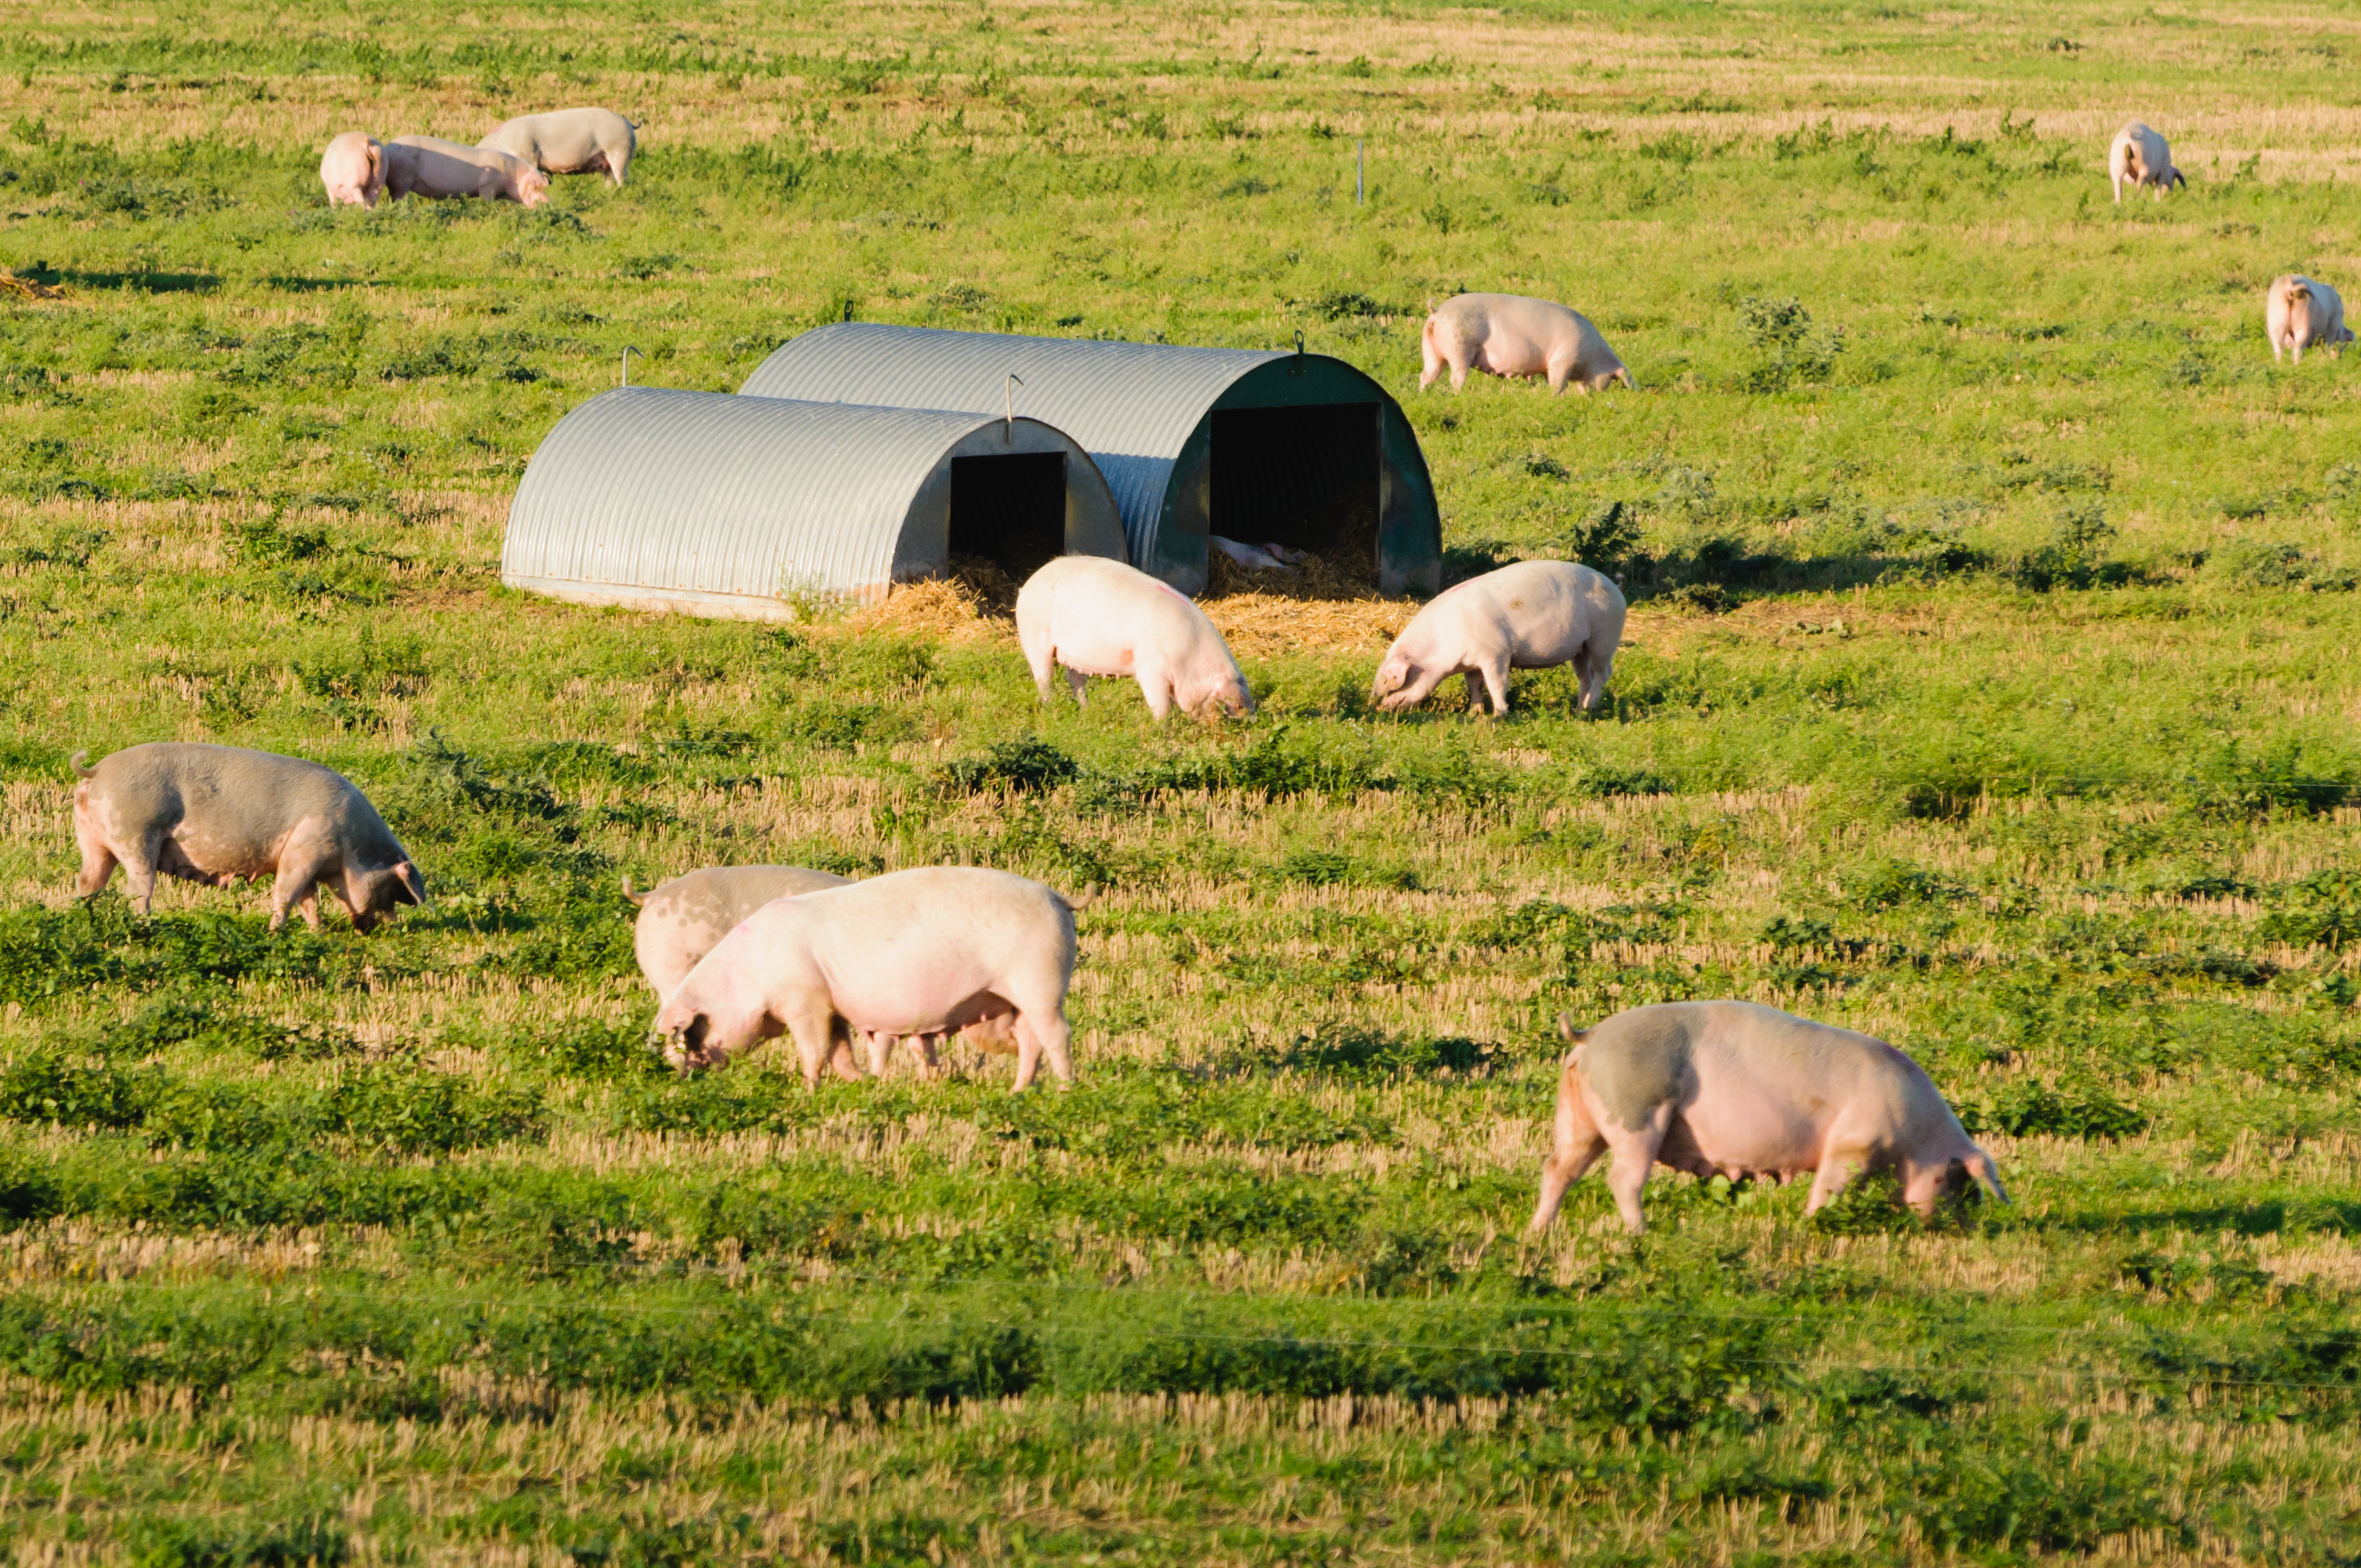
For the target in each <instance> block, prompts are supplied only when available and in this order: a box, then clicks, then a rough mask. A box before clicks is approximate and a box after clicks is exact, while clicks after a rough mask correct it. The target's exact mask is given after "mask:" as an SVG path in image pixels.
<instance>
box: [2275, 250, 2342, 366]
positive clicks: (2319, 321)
mask: <svg viewBox="0 0 2361 1568" xmlns="http://www.w3.org/2000/svg"><path fill="white" fill-rule="evenodd" d="M2263 327H2264V330H2265V331H2267V332H2268V333H2269V334H2271V363H2272V364H2274V365H2276V364H2278V363H2279V350H2280V349H2282V348H2285V349H2289V350H2291V351H2292V352H2293V353H2294V355H2295V362H2296V363H2297V364H2299V365H2301V364H2302V363H2303V351H2304V350H2305V349H2307V348H2310V347H2311V346H2312V345H2314V344H2318V345H2320V346H2321V347H2323V348H2325V349H2326V350H2327V351H2328V353H2329V356H2330V357H2332V358H2334V356H2336V354H2337V350H2338V347H2339V345H2343V344H2347V343H2350V342H2352V341H2353V329H2352V328H2350V327H2348V326H2346V325H2345V302H2344V301H2343V300H2342V299H2340V298H2339V297H2338V296H2337V292H2336V291H2335V290H2334V289H2332V288H2330V287H2329V286H2328V285H2327V284H2325V283H2319V282H2314V281H2313V280H2312V279H2309V278H2307V277H2305V276H2303V274H2301V272H2290V273H2288V274H2287V275H2286V276H2284V277H2281V278H2279V279H2276V280H2273V281H2272V283H2271V291H2270V292H2269V293H2268V294H2266V295H2264V296H2263Z"/></svg>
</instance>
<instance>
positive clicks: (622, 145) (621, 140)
mask: <svg viewBox="0 0 2361 1568" xmlns="http://www.w3.org/2000/svg"><path fill="white" fill-rule="evenodd" d="M639 128H640V127H639V126H635V125H633V124H631V121H629V120H627V119H625V118H623V116H622V115H619V114H617V113H615V111H614V110H612V109H558V110H555V111H553V112H552V113H549V114H546V115H518V116H517V117H516V118H515V119H513V120H503V121H501V122H500V127H499V128H498V129H497V130H495V131H493V132H492V134H491V135H489V136H488V137H485V138H484V139H483V140H482V141H480V142H478V143H477V144H476V145H477V146H478V147H488V148H492V149H494V150H495V151H498V152H505V153H511V154H513V155H514V156H516V157H518V158H521V159H524V160H525V161H526V162H527V163H530V164H532V165H533V167H535V168H536V169H544V170H548V171H549V172H550V173H552V174H604V175H606V176H607V178H608V179H609V180H611V181H614V182H615V183H616V184H618V185H620V184H621V183H622V182H623V176H624V174H625V173H626V172H628V171H629V170H630V169H631V155H632V154H633V153H634V152H636V151H638V150H639V145H640V143H639V137H638V136H637V135H636V134H635V133H636V132H637V131H638V130H639Z"/></svg>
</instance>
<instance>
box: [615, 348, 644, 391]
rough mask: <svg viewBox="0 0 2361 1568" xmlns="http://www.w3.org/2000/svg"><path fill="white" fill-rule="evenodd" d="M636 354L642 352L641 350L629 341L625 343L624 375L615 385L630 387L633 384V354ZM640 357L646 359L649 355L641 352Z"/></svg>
mask: <svg viewBox="0 0 2361 1568" xmlns="http://www.w3.org/2000/svg"><path fill="white" fill-rule="evenodd" d="M634 354H640V351H639V350H638V349H636V348H633V347H632V346H631V345H630V344H628V343H627V344H625V345H623V375H622V379H620V380H619V381H617V382H616V383H615V385H617V386H619V387H628V386H630V385H631V356H632V355H634ZM640 357H641V358H642V359H645V358H646V357H647V356H646V355H644V354H640Z"/></svg>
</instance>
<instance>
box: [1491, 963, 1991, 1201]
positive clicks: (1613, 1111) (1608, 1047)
mask: <svg viewBox="0 0 2361 1568" xmlns="http://www.w3.org/2000/svg"><path fill="white" fill-rule="evenodd" d="M1558 1032H1559V1034H1561V1035H1563V1036H1565V1038H1566V1039H1568V1040H1570V1041H1572V1042H1573V1043H1574V1047H1575V1048H1574V1049H1573V1050H1572V1051H1571V1052H1569V1053H1568V1054H1567V1056H1566V1058H1565V1069H1563V1071H1562V1072H1561V1074H1560V1076H1559V1079H1558V1090H1557V1136H1556V1146H1555V1147H1554V1149H1552V1151H1551V1153H1550V1157H1549V1158H1548V1160H1547V1161H1545V1162H1544V1163H1543V1166H1542V1194H1541V1203H1540V1205H1539V1206H1538V1207H1536V1208H1535V1209H1534V1211H1533V1222H1532V1227H1531V1229H1532V1231H1534V1232H1539V1231H1541V1230H1543V1228H1544V1227H1546V1226H1547V1225H1548V1224H1549V1223H1550V1221H1551V1220H1553V1219H1554V1218H1555V1217H1556V1215H1557V1208H1558V1204H1559V1203H1560V1201H1563V1200H1564V1199H1565V1190H1566V1188H1567V1187H1568V1186H1570V1185H1572V1184H1573V1183H1574V1182H1575V1181H1576V1179H1579V1178H1580V1177H1581V1175H1582V1173H1583V1172H1584V1171H1586V1170H1588V1169H1589V1168H1590V1167H1591V1165H1592V1164H1593V1163H1594V1162H1595V1161H1596V1160H1597V1159H1598V1157H1599V1156H1600V1155H1602V1154H1606V1153H1609V1151H1611V1152H1612V1153H1613V1155H1614V1157H1615V1164H1614V1168H1613V1169H1611V1170H1610V1171H1609V1173H1608V1177H1607V1182H1608V1186H1609V1188H1611V1189H1612V1190H1613V1191H1614V1193H1615V1206H1616V1207H1617V1208H1618V1209H1620V1211H1622V1214H1623V1223H1624V1225H1625V1226H1626V1227H1627V1228H1629V1229H1630V1230H1631V1233H1632V1234H1635V1235H1636V1234H1639V1233H1640V1232H1641V1231H1642V1230H1643V1229H1644V1228H1645V1223H1644V1222H1643V1220H1642V1216H1641V1212H1640V1189H1641V1188H1642V1186H1644V1185H1645V1184H1646V1182H1647V1179H1648V1171H1649V1168H1651V1167H1652V1166H1653V1165H1657V1164H1663V1165H1668V1166H1670V1167H1672V1168H1674V1169H1675V1170H1686V1171H1687V1172H1689V1173H1690V1174H1691V1175H1693V1176H1699V1177H1706V1176H1714V1175H1720V1176H1726V1177H1728V1178H1730V1179H1731V1180H1733V1181H1734V1180H1736V1179H1739V1178H1740V1177H1742V1176H1750V1175H1754V1176H1777V1177H1779V1178H1780V1179H1782V1180H1784V1179H1787V1178H1789V1177H1792V1176H1794V1175H1795V1174H1796V1173H1798V1172H1800V1171H1806V1170H1808V1171H1812V1172H1815V1173H1816V1174H1815V1175H1814V1177H1813V1179H1812V1195H1811V1199H1810V1201H1809V1202H1807V1203H1806V1205H1805V1208H1804V1212H1806V1213H1807V1214H1808V1213H1812V1212H1816V1211H1817V1210H1819V1209H1820V1208H1822V1207H1824V1206H1825V1205H1827V1204H1828V1203H1829V1202H1830V1201H1833V1200H1834V1199H1835V1198H1836V1196H1837V1194H1838V1193H1839V1192H1841V1191H1843V1190H1844V1189H1845V1185H1846V1183H1848V1182H1850V1180H1851V1179H1853V1178H1854V1177H1856V1176H1859V1175H1861V1174H1863V1173H1864V1172H1867V1171H1873V1170H1882V1169H1885V1168H1898V1169H1899V1171H1900V1173H1901V1177H1902V1191H1903V1198H1904V1201H1906V1202H1907V1203H1908V1204H1909V1205H1910V1206H1911V1207H1912V1208H1913V1209H1915V1210H1916V1211H1917V1212H1918V1215H1919V1217H1920V1218H1921V1219H1929V1218H1932V1217H1933V1215H1934V1212H1935V1201H1936V1199H1937V1198H1938V1196H1939V1195H1940V1194H1941V1193H1942V1192H1943V1191H1945V1190H1957V1189H1958V1187H1959V1186H1960V1183H1961V1182H1962V1181H1963V1180H1964V1179H1965V1178H1966V1177H1967V1176H1973V1177H1974V1178H1975V1179H1977V1180H1978V1181H1980V1182H1982V1183H1983V1185H1984V1187H1985V1188H1986V1189H1987V1190H1990V1191H1991V1193H1992V1195H1993V1197H1995V1198H1997V1199H1999V1200H2000V1201H2002V1202H2004V1203H2005V1202H2007V1201H2008V1193H2007V1192H2006V1191H2005V1190H2004V1189H2003V1188H2002V1187H2001V1184H2000V1171H1999V1170H1998V1169H1997V1168H1995V1167H1994V1166H1993V1161H1992V1156H1990V1155H1988V1154H1986V1153H1984V1151H1983V1150H1982V1149H1980V1148H1978V1147H1977V1146H1975V1145H1974V1144H1972V1143H1971V1142H1970V1141H1969V1139H1968V1135H1967V1132H1966V1130H1965V1129H1963V1128H1962V1127H1961V1126H1960V1119H1959V1118H1958V1117H1957V1116H1955V1115H1953V1114H1952V1113H1951V1108H1950V1107H1949V1105H1947V1104H1945V1103H1944V1102H1943V1097H1942V1095H1941V1094H1940V1093H1938V1092H1937V1091H1936V1088H1935V1085H1934V1082H1933V1080H1930V1079H1928V1078H1927V1074H1926V1072H1925V1071H1924V1070H1923V1069H1921V1068H1920V1067H1919V1066H1918V1064H1917V1063H1916V1062H1914V1061H1912V1060H1911V1059H1910V1058H1908V1057H1906V1056H1904V1055H1903V1054H1902V1053H1901V1052H1900V1051H1897V1050H1895V1049H1894V1047H1892V1046H1889V1045H1887V1044H1886V1043H1885V1042H1884V1041H1883V1040H1876V1039H1872V1038H1871V1037H1870V1036H1867V1035H1857V1034H1855V1033H1853V1032H1852V1031H1851V1030H1850V1029H1837V1028H1831V1027H1829V1026H1828V1025H1825V1024H1815V1023H1812V1022H1810V1021H1809V1020H1808V1019H1804V1018H1798V1017H1796V1016H1795V1015H1794V1014H1788V1013H1782V1012H1779V1011H1778V1010H1777V1009H1775V1008H1771V1007H1763V1006H1758V1005H1756V1004H1755V1003H1751V1002H1664V1003H1657V1004H1656V1005H1654V1006H1652V1007H1634V1008H1631V1009H1630V1010H1628V1011H1626V1012H1622V1013H1618V1014H1615V1015H1614V1016H1613V1017H1611V1018H1609V1019H1608V1020H1607V1021H1606V1022H1605V1023H1602V1024H1599V1025H1596V1026H1595V1027H1593V1028H1591V1029H1589V1030H1587V1031H1577V1030H1576V1029H1575V1028H1574V1026H1573V1023H1572V1020H1570V1019H1566V1018H1560V1019H1559V1020H1558Z"/></svg>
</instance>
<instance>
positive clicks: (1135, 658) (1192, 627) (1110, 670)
mask: <svg viewBox="0 0 2361 1568" xmlns="http://www.w3.org/2000/svg"><path fill="white" fill-rule="evenodd" d="M1016 641H1017V642H1018V643H1019V644H1020V645H1021V646H1022V647H1023V648H1024V650H1025V662H1026V663H1028V664H1030V665H1032V666H1033V685H1035V686H1036V687H1037V688H1038V689H1039V691H1040V693H1041V700H1042V701H1043V702H1047V701H1049V676H1050V674H1052V673H1053V672H1054V671H1055V669H1056V668H1057V666H1059V665H1060V664H1063V665H1064V666H1065V667H1066V684H1067V685H1069V686H1071V687H1072V688H1073V693H1074V700H1075V701H1076V702H1077V703H1079V702H1081V701H1082V686H1083V683H1084V681H1085V680H1086V678H1087V677H1089V676H1092V675H1132V676H1136V677H1137V679H1138V681H1139V690H1140V693H1141V695H1142V696H1146V697H1147V698H1148V712H1149V713H1151V714H1153V715H1154V716H1155V717H1156V718H1159V719H1160V718H1163V717H1164V716H1165V715H1167V714H1169V713H1170V712H1171V711H1172V709H1173V708H1174V707H1176V706H1177V707H1179V708H1180V711H1181V712H1183V713H1187V714H1192V715H1195V716H1198V717H1201V718H1211V717H1212V716H1213V709H1214V708H1215V707H1217V706H1218V707H1225V708H1227V709H1229V710H1230V711H1231V712H1232V713H1236V714H1246V713H1252V712H1253V711H1254V694H1253V693H1252V692H1250V691H1248V690H1247V689H1246V676H1245V675H1244V674H1240V673H1239V671H1238V662H1237V661H1236V660H1235V659H1233V658H1232V657H1230V645H1229V644H1228V643H1226V642H1224V641H1222V634H1221V633H1220V632H1219V631H1216V630H1213V622H1212V621H1210V620H1206V619H1205V612H1204V611H1203V610H1202V609H1198V608H1197V607H1196V606H1195V605H1193V604H1191V603H1190V602H1189V600H1188V599H1187V598H1183V597H1182V596H1181V595H1180V594H1179V593H1178V592H1176V591H1174V590H1173V589H1172V588H1170V587H1166V586H1165V585H1164V584H1162V583H1159V582H1158V581H1157V580H1156V579H1155V578H1154V577H1151V576H1148V574H1147V573H1145V572H1140V571H1135V570H1133V569H1132V568H1131V567H1129V566H1126V565H1124V564H1123V563H1122V562H1120V561H1109V560H1106V559H1104V558H1103V557H1100V556H1097V555H1060V557H1058V559H1056V560H1054V561H1052V562H1050V563H1049V565H1046V566H1044V567H1042V568H1041V569H1040V570H1039V571H1038V572H1036V573H1034V574H1033V575H1032V576H1030V577H1027V579H1026V580H1025V587H1023V588H1021V589H1019V590H1018V591H1017V595H1016Z"/></svg>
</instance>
